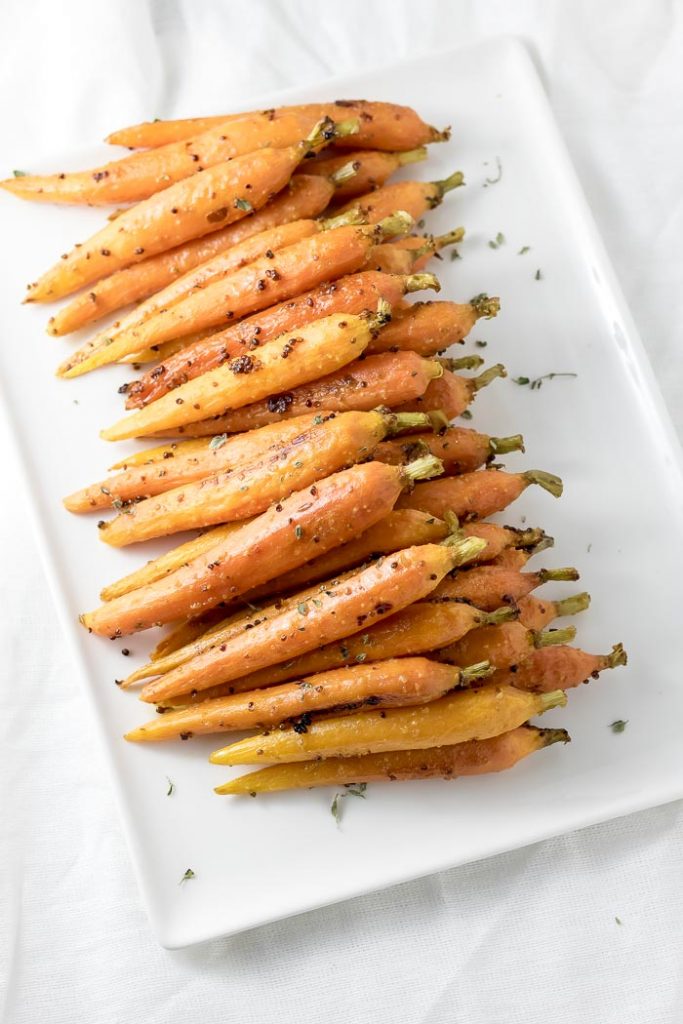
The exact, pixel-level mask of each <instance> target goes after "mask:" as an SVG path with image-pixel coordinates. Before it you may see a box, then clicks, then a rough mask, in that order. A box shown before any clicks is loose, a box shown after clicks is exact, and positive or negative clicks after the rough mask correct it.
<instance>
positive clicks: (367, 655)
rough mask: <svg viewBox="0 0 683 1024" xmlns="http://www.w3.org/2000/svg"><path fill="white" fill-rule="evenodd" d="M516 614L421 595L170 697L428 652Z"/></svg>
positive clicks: (217, 692)
mask: <svg viewBox="0 0 683 1024" xmlns="http://www.w3.org/2000/svg"><path fill="white" fill-rule="evenodd" d="M516 614H517V613H516V611H515V610H514V609H512V608H509V607H505V608H501V609H499V610H498V611H497V612H492V613H487V612H482V611H480V610H479V609H478V608H473V607H471V605H467V604H459V605H458V604H455V603H451V604H439V605H434V604H429V603H427V602H419V601H418V602H416V603H415V604H411V605H409V606H408V607H407V608H403V609H402V610H401V611H399V612H396V614H395V615H390V616H389V618H388V619H385V620H384V621H383V622H378V623H376V624H375V625H372V626H370V627H368V628H367V629H363V628H361V630H360V631H357V632H354V634H353V635H350V636H347V637H345V638H343V639H342V640H341V641H338V640H337V641H334V642H332V643H329V644H325V645H324V646H322V647H320V648H319V649H318V650H313V651H308V652H307V653H305V654H302V655H300V656H299V657H298V658H290V659H289V661H285V662H282V663H280V664H277V665H271V666H269V667H267V668H264V669H260V670H258V671H256V672H250V673H248V674H247V675H244V676H242V677H241V678H239V679H236V680H232V681H230V682H227V683H223V684H220V685H218V686H212V687H211V688H210V689H209V690H202V691H200V692H199V693H197V694H192V693H190V694H189V695H188V694H186V695H184V696H183V697H182V698H179V697H175V698H174V699H173V700H172V701H171V702H170V703H171V704H174V705H175V704H195V703H199V702H200V701H201V700H205V699H207V698H210V699H214V698H219V697H224V696H227V695H229V694H232V693H243V692H245V691H249V692H251V691H254V690H258V689H261V688H262V687H271V686H274V685H275V684H279V683H284V682H288V681H289V680H292V679H303V678H308V677H310V676H313V675H315V674H317V673H320V672H328V671H331V670H332V669H341V668H343V667H344V666H350V665H356V664H362V663H366V662H367V663H371V662H384V661H385V660H386V659H391V658H405V657H407V656H412V657H414V656H416V655H419V654H429V653H430V652H431V651H436V650H438V649H439V648H441V647H444V646H446V645H448V644H450V643H452V642H453V641H454V640H457V639H460V637H463V636H464V635H465V634H466V633H468V632H469V630H471V629H474V630H478V627H480V626H482V625H487V624H490V625H491V626H493V625H494V624H497V623H500V622H504V621H505V620H506V619H512V618H514V616H515V615H516ZM448 660H450V659H448ZM482 660H484V661H485V660H486V659H482ZM190 664H191V663H190ZM463 664H465V663H464V662H463ZM467 664H469V662H468V663H467ZM162 703H163V702H162Z"/></svg>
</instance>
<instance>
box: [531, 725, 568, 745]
mask: <svg viewBox="0 0 683 1024" xmlns="http://www.w3.org/2000/svg"><path fill="white" fill-rule="evenodd" d="M537 735H538V739H539V740H540V743H541V747H550V746H552V744H553V743H571V741H572V738H571V736H570V735H569V733H568V732H567V730H566V729H539V730H538V734H537Z"/></svg>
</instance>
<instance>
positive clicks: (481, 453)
mask: <svg viewBox="0 0 683 1024" xmlns="http://www.w3.org/2000/svg"><path fill="white" fill-rule="evenodd" d="M422 446H424V447H422ZM425 448H426V449H427V451H430V452H431V453H432V455H436V457H437V459H440V460H441V462H443V466H444V471H445V472H446V473H447V474H448V475H449V476H456V475H458V474H460V473H472V472H474V470H476V469H479V468H480V466H483V465H484V464H485V463H486V462H489V461H490V460H491V459H493V458H495V457H496V456H497V455H504V454H507V453H508V452H514V451H521V452H523V451H524V439H523V438H522V435H521V434H515V435H513V436H511V437H491V436H490V435H488V434H479V433H477V431H476V430H468V429H467V428H466V427H450V428H449V429H448V430H445V431H444V432H443V433H441V434H434V433H430V434H413V435H412V436H411V437H409V438H392V439H391V440H389V441H383V442H382V443H381V444H380V445H379V446H378V447H377V449H376V450H375V458H376V459H379V461H380V462H387V463H389V464H390V465H393V466H401V465H404V464H405V463H406V462H410V460H411V458H415V453H416V452H418V451H422V453H423V454H424V449H425Z"/></svg>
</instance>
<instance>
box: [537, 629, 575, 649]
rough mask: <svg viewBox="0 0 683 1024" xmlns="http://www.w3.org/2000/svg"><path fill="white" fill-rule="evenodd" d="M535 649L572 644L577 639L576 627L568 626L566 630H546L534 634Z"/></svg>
mask: <svg viewBox="0 0 683 1024" xmlns="http://www.w3.org/2000/svg"><path fill="white" fill-rule="evenodd" d="M532 637H533V644H534V647H535V648H537V649H540V648H541V647H555V646H557V645H558V644H570V643H571V642H572V640H573V639H574V638H575V637H576V626H567V627H566V628H565V629H546V630H543V631H542V632H538V631H536V632H533V633H532Z"/></svg>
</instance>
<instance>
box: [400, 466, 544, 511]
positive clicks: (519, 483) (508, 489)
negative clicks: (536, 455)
mask: <svg viewBox="0 0 683 1024" xmlns="http://www.w3.org/2000/svg"><path fill="white" fill-rule="evenodd" d="M530 484H538V485H539V486H540V487H542V488H543V489H544V490H546V491H548V492H549V493H550V494H552V495H553V496H554V497H555V498H559V497H560V495H561V494H562V481H561V480H560V478H559V477H557V476H554V475H553V474H552V473H544V472H543V471H542V470H535V469H528V470H527V471H526V472H525V473H506V472H505V471H504V470H502V469H481V470H479V471H478V472H476V473H463V474H462V475H461V476H452V477H447V478H444V479H442V480H439V481H432V482H430V483H429V484H422V485H421V486H420V487H416V488H415V490H414V491H412V492H411V493H410V494H406V495H405V496H404V497H403V498H402V499H401V503H400V507H401V508H417V509H420V511H422V512H427V513H429V515H433V516H438V517H439V518H440V519H443V518H444V514H445V513H446V512H447V511H450V512H453V513H455V515H456V516H458V518H460V519H466V520H469V519H486V517H487V516H490V515H493V513H494V512H501V511H502V510H503V509H504V508H507V506H508V505H509V504H510V503H511V502H513V501H514V500H515V498H518V497H519V495H520V494H521V493H522V491H524V490H525V489H526V488H527V487H529V485H530Z"/></svg>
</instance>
